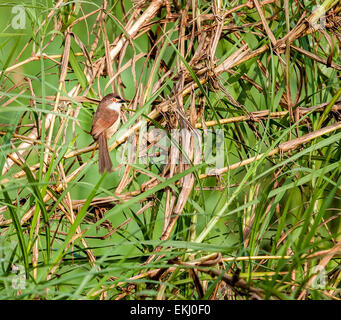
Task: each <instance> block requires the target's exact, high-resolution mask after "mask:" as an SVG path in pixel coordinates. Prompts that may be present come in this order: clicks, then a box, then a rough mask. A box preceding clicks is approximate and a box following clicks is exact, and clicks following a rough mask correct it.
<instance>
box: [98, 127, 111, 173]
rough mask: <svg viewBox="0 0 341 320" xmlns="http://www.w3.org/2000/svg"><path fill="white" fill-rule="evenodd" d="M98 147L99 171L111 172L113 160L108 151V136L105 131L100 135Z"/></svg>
mask: <svg viewBox="0 0 341 320" xmlns="http://www.w3.org/2000/svg"><path fill="white" fill-rule="evenodd" d="M98 149H99V159H98V167H99V173H101V174H102V173H103V172H104V171H108V172H111V168H112V162H111V159H110V155H109V151H108V142H107V138H106V136H105V134H104V133H102V134H100V135H99V137H98Z"/></svg>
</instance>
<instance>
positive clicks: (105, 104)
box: [91, 93, 126, 174]
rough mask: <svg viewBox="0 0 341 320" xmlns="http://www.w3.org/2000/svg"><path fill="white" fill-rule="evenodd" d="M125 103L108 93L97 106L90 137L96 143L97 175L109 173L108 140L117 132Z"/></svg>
mask: <svg viewBox="0 0 341 320" xmlns="http://www.w3.org/2000/svg"><path fill="white" fill-rule="evenodd" d="M124 103H126V101H125V100H124V99H122V98H121V97H120V96H119V95H117V94H115V93H110V94H108V95H106V96H105V97H104V98H103V99H102V100H101V101H100V103H99V104H98V108H97V110H96V112H95V114H94V117H93V120H92V127H91V135H92V137H93V138H94V140H95V141H96V142H97V143H98V150H99V157H98V168H99V173H100V174H102V173H104V171H107V172H111V168H112V162H111V159H110V155H109V150H108V139H110V138H111V137H112V135H113V134H114V133H115V132H116V131H117V129H118V127H119V125H120V118H121V117H120V113H121V107H122V105H123V104H124Z"/></svg>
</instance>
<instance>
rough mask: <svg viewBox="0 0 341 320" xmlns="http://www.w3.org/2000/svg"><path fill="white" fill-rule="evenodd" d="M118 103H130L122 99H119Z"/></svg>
mask: <svg viewBox="0 0 341 320" xmlns="http://www.w3.org/2000/svg"><path fill="white" fill-rule="evenodd" d="M118 102H119V103H127V102H128V101H126V100H124V99H122V98H120V99H118Z"/></svg>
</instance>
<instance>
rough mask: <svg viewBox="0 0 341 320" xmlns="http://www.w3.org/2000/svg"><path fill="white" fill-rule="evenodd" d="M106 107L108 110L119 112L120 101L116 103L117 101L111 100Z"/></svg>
mask: <svg viewBox="0 0 341 320" xmlns="http://www.w3.org/2000/svg"><path fill="white" fill-rule="evenodd" d="M108 108H109V109H110V110H115V111H117V112H120V111H121V103H118V102H113V103H110V104H109V105H108Z"/></svg>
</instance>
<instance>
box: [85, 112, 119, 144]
mask: <svg viewBox="0 0 341 320" xmlns="http://www.w3.org/2000/svg"><path fill="white" fill-rule="evenodd" d="M105 116H106V117H103V115H102V113H101V112H96V113H95V116H94V120H93V122H92V128H91V135H92V136H93V137H94V139H95V140H97V139H98V137H99V135H100V134H101V133H102V132H104V131H105V130H107V129H109V128H110V127H111V126H112V125H113V124H114V123H115V122H116V120H117V118H118V116H119V114H118V113H117V112H115V111H111V110H110V111H109V110H106V113H105Z"/></svg>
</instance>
